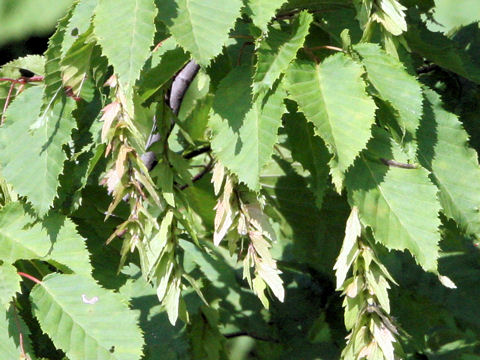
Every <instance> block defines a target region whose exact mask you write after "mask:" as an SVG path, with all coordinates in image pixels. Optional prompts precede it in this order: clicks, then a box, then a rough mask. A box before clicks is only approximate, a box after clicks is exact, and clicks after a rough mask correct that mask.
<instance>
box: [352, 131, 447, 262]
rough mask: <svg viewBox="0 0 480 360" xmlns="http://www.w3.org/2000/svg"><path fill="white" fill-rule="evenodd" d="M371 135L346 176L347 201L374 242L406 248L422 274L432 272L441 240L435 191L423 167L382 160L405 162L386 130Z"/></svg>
mask: <svg viewBox="0 0 480 360" xmlns="http://www.w3.org/2000/svg"><path fill="white" fill-rule="evenodd" d="M374 135H375V136H374V137H373V139H372V140H370V142H369V144H368V150H366V151H364V152H363V153H362V154H361V156H360V158H358V159H357V160H356V162H355V165H354V166H353V167H352V169H351V170H350V171H349V172H348V174H347V177H346V185H347V190H348V195H349V199H350V201H351V202H352V204H353V205H356V206H358V210H359V214H360V218H361V220H362V222H363V223H364V225H366V226H370V227H371V228H372V230H373V233H374V236H375V239H376V240H377V241H378V242H380V243H382V244H383V245H384V246H386V247H387V248H388V249H396V250H404V249H408V250H409V251H410V252H411V253H412V254H413V255H414V257H415V259H416V261H417V262H418V264H419V265H421V266H422V267H423V268H424V269H425V270H430V271H435V270H436V268H437V258H438V251H439V247H438V243H439V241H440V233H439V231H438V227H439V225H440V219H439V217H438V212H439V211H440V204H439V202H438V200H437V188H436V187H435V186H434V185H433V184H432V183H431V181H430V180H429V178H428V172H427V171H426V170H425V169H423V168H417V169H404V168H398V167H394V166H391V167H389V166H387V165H385V164H384V163H383V161H385V160H395V161H398V162H402V163H405V162H406V161H407V160H406V156H405V155H404V154H403V153H402V152H401V150H400V147H399V146H398V145H396V144H394V143H393V141H392V140H391V139H389V137H388V135H387V133H386V132H385V131H384V130H381V129H379V128H375V131H374ZM382 159H383V160H382Z"/></svg>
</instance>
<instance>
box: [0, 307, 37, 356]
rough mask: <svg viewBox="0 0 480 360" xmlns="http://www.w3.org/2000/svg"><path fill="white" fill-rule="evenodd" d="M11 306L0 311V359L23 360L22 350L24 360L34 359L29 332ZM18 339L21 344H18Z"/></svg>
mask: <svg viewBox="0 0 480 360" xmlns="http://www.w3.org/2000/svg"><path fill="white" fill-rule="evenodd" d="M15 311H17V310H16V309H15V308H14V307H13V306H12V307H10V309H9V310H8V311H7V309H0V359H5V360H6V359H25V357H23V356H22V348H23V351H24V353H25V355H26V356H28V357H27V358H26V359H32V360H33V359H36V357H35V356H34V354H33V350H32V344H31V341H30V337H29V335H30V330H29V329H28V326H27V324H25V322H24V321H23V319H22V317H21V316H19V314H16V313H15ZM20 339H22V340H23V343H22V344H20Z"/></svg>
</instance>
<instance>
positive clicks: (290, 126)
mask: <svg viewBox="0 0 480 360" xmlns="http://www.w3.org/2000/svg"><path fill="white" fill-rule="evenodd" d="M284 126H285V131H286V132H287V135H288V143H289V145H290V149H291V151H292V157H293V159H294V160H296V161H298V162H299V163H300V164H302V166H303V168H304V169H306V170H308V171H310V174H311V181H310V182H311V189H312V192H313V193H314V194H315V197H316V204H317V207H318V208H319V209H320V208H321V207H322V206H321V205H322V201H323V195H324V193H325V190H326V188H327V180H328V160H329V159H330V154H329V153H328V150H327V148H326V147H325V144H324V143H323V141H322V140H321V139H320V138H319V137H318V136H316V135H315V134H314V130H313V125H312V124H311V123H308V122H307V120H306V119H305V117H304V116H303V115H302V114H301V113H298V112H296V113H290V114H287V115H286V116H285V124H284Z"/></svg>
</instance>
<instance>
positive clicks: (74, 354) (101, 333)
mask: <svg viewBox="0 0 480 360" xmlns="http://www.w3.org/2000/svg"><path fill="white" fill-rule="evenodd" d="M30 298H31V301H32V303H33V306H32V307H33V312H34V315H35V317H36V318H37V319H38V321H39V323H40V327H41V328H42V330H43V331H44V332H45V333H47V334H48V335H49V337H50V338H51V339H52V341H53V343H54V344H55V346H56V347H58V348H59V349H62V350H63V351H64V352H65V354H66V355H67V356H68V358H69V359H71V360H84V359H91V360H96V359H98V360H100V359H102V360H103V359H109V360H113V359H115V360H117V359H118V360H134V359H140V358H141V356H142V347H143V339H142V334H141V332H140V329H139V328H138V325H137V318H136V315H135V313H134V312H133V311H131V310H129V309H128V307H127V306H126V305H125V302H124V300H123V297H122V296H121V295H119V294H116V293H113V292H112V291H108V290H105V289H103V288H101V287H100V286H99V285H97V284H96V283H95V281H94V280H93V279H91V278H87V277H84V276H80V275H62V274H51V275H48V276H46V277H45V278H44V279H43V281H42V283H41V284H37V285H35V287H34V288H33V290H32V292H31V294H30Z"/></svg>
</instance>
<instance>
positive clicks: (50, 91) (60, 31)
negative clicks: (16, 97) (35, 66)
mask: <svg viewBox="0 0 480 360" xmlns="http://www.w3.org/2000/svg"><path fill="white" fill-rule="evenodd" d="M71 17H72V10H71V11H70V12H69V13H68V14H67V15H65V17H63V18H62V19H61V20H60V21H59V22H58V25H57V30H56V31H55V33H54V34H53V35H52V36H51V37H50V39H49V40H48V49H47V51H45V79H44V83H45V93H44V99H45V100H44V102H45V106H47V104H48V103H49V102H50V101H52V100H54V99H55V97H56V96H57V95H58V94H59V92H60V90H61V89H62V76H61V71H60V59H61V56H62V42H63V41H64V39H65V38H66V34H65V32H66V30H65V29H66V27H67V25H68V22H69V20H70V18H71ZM40 125H43V124H39V125H38V126H37V127H40Z"/></svg>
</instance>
